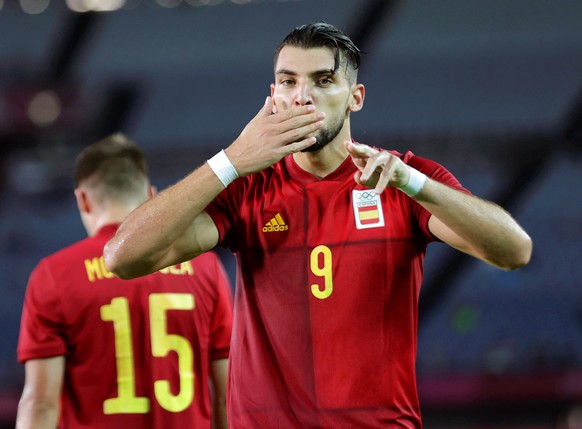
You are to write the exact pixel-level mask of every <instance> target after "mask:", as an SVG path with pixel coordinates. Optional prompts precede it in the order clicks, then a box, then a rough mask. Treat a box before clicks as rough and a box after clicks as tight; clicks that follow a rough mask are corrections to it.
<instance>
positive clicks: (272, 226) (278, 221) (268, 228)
mask: <svg viewBox="0 0 582 429" xmlns="http://www.w3.org/2000/svg"><path fill="white" fill-rule="evenodd" d="M288 229H289V225H286V224H285V221H284V220H283V218H282V217H281V215H280V214H279V213H277V214H276V215H275V217H274V218H273V219H271V220H270V221H269V222H267V223H266V224H265V226H264V227H263V232H278V231H287V230H288Z"/></svg>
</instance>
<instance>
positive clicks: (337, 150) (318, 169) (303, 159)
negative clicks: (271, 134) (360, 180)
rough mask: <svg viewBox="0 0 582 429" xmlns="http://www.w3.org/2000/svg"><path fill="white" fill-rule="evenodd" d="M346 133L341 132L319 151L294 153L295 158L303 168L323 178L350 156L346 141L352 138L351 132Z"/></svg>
mask: <svg viewBox="0 0 582 429" xmlns="http://www.w3.org/2000/svg"><path fill="white" fill-rule="evenodd" d="M344 134H346V133H340V134H339V135H338V136H337V137H336V138H335V139H333V140H332V141H331V142H329V144H328V145H326V146H324V147H323V148H322V149H321V150H318V151H317V152H297V153H294V154H293V159H294V160H295V162H296V163H297V165H298V166H299V167H301V169H302V170H305V171H307V172H308V173H311V174H313V175H314V176H315V177H318V178H320V179H322V178H324V177H325V176H327V175H328V174H330V173H333V172H334V171H335V170H336V169H337V168H338V167H339V166H340V165H341V164H342V163H343V162H344V161H345V159H346V158H347V157H348V152H347V151H346V148H345V146H344V141H345V140H350V139H351V138H350V135H349V132H348V133H347V135H344Z"/></svg>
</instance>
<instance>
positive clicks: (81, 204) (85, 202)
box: [75, 188, 92, 214]
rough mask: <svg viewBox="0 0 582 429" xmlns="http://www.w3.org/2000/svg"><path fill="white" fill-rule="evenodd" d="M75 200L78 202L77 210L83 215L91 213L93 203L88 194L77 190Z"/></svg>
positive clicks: (79, 189)
mask: <svg viewBox="0 0 582 429" xmlns="http://www.w3.org/2000/svg"><path fill="white" fill-rule="evenodd" d="M75 199H76V200H77V208H78V209H79V212H80V213H82V214H87V213H91V209H92V206H91V201H90V200H89V197H88V195H87V192H86V191H84V190H83V189H81V188H77V189H75Z"/></svg>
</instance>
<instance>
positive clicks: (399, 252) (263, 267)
mask: <svg viewBox="0 0 582 429" xmlns="http://www.w3.org/2000/svg"><path fill="white" fill-rule="evenodd" d="M359 64H360V53H359V50H358V48H357V47H356V46H355V45H354V43H353V42H352V41H351V40H350V39H349V37H348V36H346V35H345V34H344V33H343V32H341V31H339V30H338V29H336V28H335V27H333V26H332V25H329V24H326V23H322V22H318V23H314V24H309V25H304V26H301V27H298V28H296V29H294V30H293V31H292V32H291V33H290V34H289V35H288V36H287V37H286V38H285V39H284V40H283V41H282V43H281V44H280V45H279V46H278V47H277V49H276V51H275V64H274V73H275V81H274V83H273V84H271V94H270V96H269V97H267V99H266V101H265V105H264V106H263V108H262V109H261V110H260V111H259V113H258V114H257V115H256V116H255V118H253V119H252V120H251V121H250V122H249V123H248V124H247V126H246V127H245V128H244V130H243V131H242V133H241V134H240V135H239V137H238V138H237V139H236V140H235V141H234V142H233V143H232V144H231V145H230V146H228V147H227V148H226V150H225V151H221V152H220V153H219V154H217V155H216V156H214V157H213V158H211V159H210V160H209V161H208V163H205V164H204V165H202V166H201V167H199V168H197V169H196V170H195V171H193V172H192V173H190V175H188V176H186V177H185V178H184V179H183V180H181V181H180V182H178V183H176V184H175V185H174V186H172V187H170V188H168V189H166V190H165V191H164V192H161V193H160V194H159V195H158V196H157V197H155V198H153V199H151V200H149V201H148V202H147V203H146V204H144V205H142V206H141V207H140V208H139V209H138V210H136V211H134V212H133V213H132V214H131V215H130V216H129V217H128V218H127V219H126V220H125V221H124V222H123V223H122V225H121V226H120V228H119V230H118V231H117V234H116V235H115V236H114V237H113V238H112V240H110V241H109V242H108V243H107V245H106V247H105V263H106V265H107V266H108V267H109V269H111V270H112V271H113V272H115V273H117V274H119V275H120V276H122V277H125V278H132V277H136V276H140V275H143V274H146V273H149V272H152V271H155V270H158V269H159V268H161V267H164V266H166V265H168V264H173V263H177V262H179V261H182V260H184V259H185V258H188V257H191V256H192V255H196V254H199V253H200V252H204V251H207V250H209V249H211V248H212V247H213V246H215V245H216V244H219V245H222V246H226V247H228V248H230V249H231V250H232V251H233V252H234V253H235V255H236V259H237V263H238V274H239V275H238V277H237V288H236V296H235V304H234V308H235V310H234V315H235V323H234V331H233V338H232V344H231V350H232V354H231V360H230V365H231V366H230V374H229V396H228V401H227V404H228V410H229V419H230V424H231V425H232V426H231V427H233V428H235V429H242V428H244V429H255V428H261V429H265V428H285V429H290V428H297V429H305V428H386V427H389V428H420V427H421V425H422V423H421V413H420V408H419V403H418V397H417V389H416V378H415V355H416V348H417V302H418V297H419V291H420V286H421V281H422V276H423V259H424V255H425V250H426V247H427V244H428V243H429V242H431V241H434V240H441V241H443V242H446V243H448V244H449V245H451V246H453V247H454V248H456V249H458V250H460V251H463V252H466V253H467V254H469V255H472V256H474V257H476V258H478V259H480V260H482V261H485V262H486V263H489V264H492V265H494V266H496V267H499V268H501V269H506V270H511V269H515V268H518V267H521V266H523V265H525V264H527V263H528V261H529V259H530V256H531V250H532V243H531V240H530V238H529V236H528V235H527V233H526V232H525V231H524V230H523V229H522V228H521V227H520V226H519V225H518V224H517V222H516V221H515V220H514V219H513V218H512V217H511V215H510V214H508V213H507V212H506V211H505V210H504V209H502V208H501V207H499V206H497V205H496V204H494V203H491V202H488V201H484V200H482V199H480V198H478V197H476V196H473V195H471V193H470V192H469V191H468V190H466V189H464V188H463V187H462V186H461V185H460V183H459V182H458V181H457V180H456V179H455V178H454V177H453V175H452V174H451V173H450V172H448V171H447V170H446V169H445V168H444V167H442V166H441V165H439V164H437V163H435V162H433V161H430V160H428V159H424V158H421V157H419V156H415V155H414V154H412V153H410V152H407V153H404V154H401V153H397V152H395V151H388V150H381V149H376V148H373V147H369V146H367V145H365V144H361V143H357V142H356V141H355V140H353V139H352V136H351V132H350V116H351V113H353V112H357V111H359V110H360V109H361V108H362V106H363V103H364V97H365V88H364V86H363V85H362V84H360V83H358V81H357V71H358V67H359ZM225 188H226V189H225Z"/></svg>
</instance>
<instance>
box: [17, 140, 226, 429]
mask: <svg viewBox="0 0 582 429" xmlns="http://www.w3.org/2000/svg"><path fill="white" fill-rule="evenodd" d="M75 186H76V188H75V196H76V199H77V205H78V208H79V212H80V215H81V219H82V221H83V225H84V226H85V229H86V230H87V233H88V235H89V238H86V239H84V240H82V241H80V242H77V243H76V244H73V245H71V246H69V247H67V248H65V249H63V250H61V251H59V252H57V253H55V254H53V255H51V256H49V257H47V258H44V259H43V260H41V261H40V263H39V264H38V265H37V267H36V268H35V269H34V271H33V272H32V274H31V276H30V279H29V283H28V287H27V291H26V297H25V302H24V310H23V315H22V322H21V331H20V339H19V343H18V359H19V361H21V362H23V363H24V366H25V385H24V389H23V392H22V397H21V399H20V403H19V406H18V415H17V428H19V429H43V428H50V429H54V428H56V427H57V424H58V423H59V427H60V428H62V429H73V428H107V429H130V428H152V429H153V428H156V429H157V428H159V429H162V428H164V429H167V428H187V427H188V428H207V429H209V428H211V427H212V426H211V425H214V426H213V427H214V428H217V429H226V428H227V421H226V405H225V398H226V379H227V367H228V356H229V343H230V335H231V327H232V297H231V289H230V285H229V281H228V278H227V276H226V273H225V271H224V268H223V266H222V265H221V262H220V260H219V258H218V256H217V255H216V254H215V253H213V252H210V253H208V254H205V255H201V256H200V257H198V258H196V259H194V260H190V259H185V260H184V261H182V262H181V263H177V264H172V265H171V266H168V267H167V268H164V269H162V270H161V271H160V272H157V273H154V274H151V275H149V276H146V277H141V278H139V279H136V280H130V281H126V280H121V279H119V278H117V277H115V276H114V275H113V274H112V273H110V272H109V271H108V270H107V269H106V268H105V265H104V263H103V256H102V255H103V246H104V245H105V243H106V242H107V240H109V239H110V238H111V237H112V236H113V234H114V233H115V231H116V229H117V227H118V225H119V223H120V222H121V221H122V220H123V219H124V218H125V217H126V216H127V215H128V214H129V212H130V211H131V210H133V209H134V208H136V207H137V206H139V205H140V204H141V203H143V202H144V201H145V200H147V199H148V198H149V197H151V196H152V195H153V194H154V189H153V188H152V187H151V186H150V183H149V179H148V175H147V164H146V159H145V155H144V153H143V152H142V150H141V149H140V148H139V147H137V145H135V144H134V143H133V142H132V141H130V140H128V139H127V138H126V137H125V136H123V135H121V134H115V135H112V136H110V137H108V138H106V139H104V140H101V141H99V142H97V143H94V144H92V145H90V146H89V147H87V148H86V149H84V150H83V151H82V152H81V154H80V155H79V157H78V158H77V163H76V176H75ZM212 421H213V422H212Z"/></svg>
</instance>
